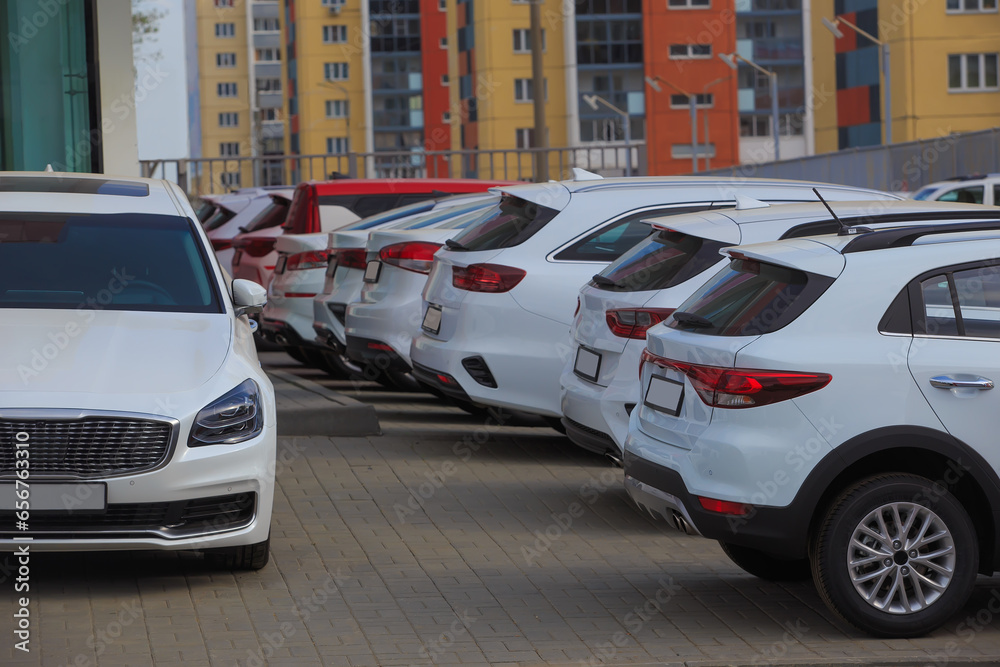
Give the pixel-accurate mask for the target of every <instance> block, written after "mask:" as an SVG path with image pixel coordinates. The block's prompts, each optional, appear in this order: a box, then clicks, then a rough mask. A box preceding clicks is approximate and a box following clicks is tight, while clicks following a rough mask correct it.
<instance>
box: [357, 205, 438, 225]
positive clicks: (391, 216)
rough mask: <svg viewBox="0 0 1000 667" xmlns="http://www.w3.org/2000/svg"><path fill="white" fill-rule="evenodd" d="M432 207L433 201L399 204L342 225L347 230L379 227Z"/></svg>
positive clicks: (424, 211)
mask: <svg viewBox="0 0 1000 667" xmlns="http://www.w3.org/2000/svg"><path fill="white" fill-rule="evenodd" d="M433 209H434V202H433V201H423V202H418V203H415V204H408V205H407V206H400V207H398V208H393V209H389V210H388V211H382V212H380V213H377V214H375V215H370V216H368V217H367V218H364V219H363V220H359V221H358V222H355V223H354V224H352V225H348V226H347V227H344V228H343V230H344V231H348V230H358V229H371V228H372V227H379V226H381V225H384V224H386V223H389V222H392V221H394V220H400V219H402V218H407V217H409V216H411V215H416V214H418V213H426V212H427V211H431V210H433Z"/></svg>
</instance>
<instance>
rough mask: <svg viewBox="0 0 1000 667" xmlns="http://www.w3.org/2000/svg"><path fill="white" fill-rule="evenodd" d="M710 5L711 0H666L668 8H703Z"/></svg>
mask: <svg viewBox="0 0 1000 667" xmlns="http://www.w3.org/2000/svg"><path fill="white" fill-rule="evenodd" d="M711 5H712V2H711V0H667V7H668V8H669V9H704V8H706V7H710V6H711Z"/></svg>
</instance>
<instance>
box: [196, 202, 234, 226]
mask: <svg viewBox="0 0 1000 667" xmlns="http://www.w3.org/2000/svg"><path fill="white" fill-rule="evenodd" d="M235 215H236V212H235V211H230V210H229V209H228V208H223V207H222V206H220V207H219V208H217V209H216V210H215V213H213V214H212V217H210V218H209V219H208V220H206V221H205V222H204V227H205V231H206V232H210V231H212V230H213V229H218V228H219V227H221V226H222V225H224V224H226V223H227V222H229V221H230V220H232V219H233V217H234V216H235Z"/></svg>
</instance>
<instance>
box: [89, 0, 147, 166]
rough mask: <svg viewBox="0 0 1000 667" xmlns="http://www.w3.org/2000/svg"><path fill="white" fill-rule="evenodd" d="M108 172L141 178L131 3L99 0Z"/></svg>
mask: <svg viewBox="0 0 1000 667" xmlns="http://www.w3.org/2000/svg"><path fill="white" fill-rule="evenodd" d="M95 14H96V18H97V60H98V63H99V67H100V74H99V77H100V90H101V130H102V132H101V134H102V136H101V142H102V145H103V148H104V173H106V174H117V175H122V176H138V175H139V147H138V132H137V129H136V119H135V85H134V81H135V73H134V70H133V65H132V4H131V2H130V0H97V3H96V10H95Z"/></svg>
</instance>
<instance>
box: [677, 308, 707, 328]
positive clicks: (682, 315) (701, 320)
mask: <svg viewBox="0 0 1000 667" xmlns="http://www.w3.org/2000/svg"><path fill="white" fill-rule="evenodd" d="M674 319H675V320H677V321H678V322H680V323H681V324H685V325H687V326H689V327H696V328H699V329H708V328H709V327H714V326H715V325H714V324H712V320H710V319H708V318H706V317H702V316H701V315H695V314H694V313H688V312H685V311H683V310H675V311H674Z"/></svg>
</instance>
